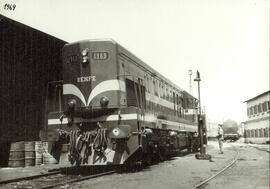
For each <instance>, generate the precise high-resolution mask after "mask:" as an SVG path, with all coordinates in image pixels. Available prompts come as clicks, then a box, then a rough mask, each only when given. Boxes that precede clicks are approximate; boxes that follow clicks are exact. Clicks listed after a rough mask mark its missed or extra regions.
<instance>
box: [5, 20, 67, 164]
mask: <svg viewBox="0 0 270 189" xmlns="http://www.w3.org/2000/svg"><path fill="white" fill-rule="evenodd" d="M65 44H66V42H65V41H63V40H61V39H58V38H56V37H53V36H51V35H48V34H46V33H44V32H41V31H38V30H36V29H34V28H31V27H29V26H27V25H24V24H22V23H19V22H16V21H14V20H12V19H9V18H7V17H5V16H3V15H0V106H1V109H0V117H1V119H0V166H1V165H5V164H6V161H7V157H6V156H7V154H8V148H9V145H10V143H11V142H13V141H30V140H31V141H34V140H39V136H38V135H39V130H40V129H41V128H42V126H43V125H44V124H45V121H46V120H45V119H44V115H45V113H46V112H45V104H46V102H45V99H46V90H47V89H46V88H47V87H46V86H47V83H48V82H49V81H54V80H61V79H62V65H61V49H62V47H63V46H64V45H65Z"/></svg>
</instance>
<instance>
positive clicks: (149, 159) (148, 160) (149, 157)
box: [142, 147, 153, 166]
mask: <svg viewBox="0 0 270 189" xmlns="http://www.w3.org/2000/svg"><path fill="white" fill-rule="evenodd" d="M142 161H143V164H144V165H145V166H150V165H152V164H153V149H152V148H151V147H148V148H147V150H146V152H145V153H144V154H143V156H142Z"/></svg>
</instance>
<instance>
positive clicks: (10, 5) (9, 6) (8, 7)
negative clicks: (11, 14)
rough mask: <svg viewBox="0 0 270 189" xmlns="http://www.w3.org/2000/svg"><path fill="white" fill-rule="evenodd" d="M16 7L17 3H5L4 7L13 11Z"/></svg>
mask: <svg viewBox="0 0 270 189" xmlns="http://www.w3.org/2000/svg"><path fill="white" fill-rule="evenodd" d="M15 8H16V5H15V4H7V3H6V4H5V5H4V9H5V10H11V11H14V10H15Z"/></svg>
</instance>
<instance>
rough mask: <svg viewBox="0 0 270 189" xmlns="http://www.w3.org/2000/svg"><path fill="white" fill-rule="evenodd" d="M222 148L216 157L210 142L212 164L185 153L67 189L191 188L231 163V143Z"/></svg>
mask: <svg viewBox="0 0 270 189" xmlns="http://www.w3.org/2000/svg"><path fill="white" fill-rule="evenodd" d="M224 147H225V149H224V152H225V153H224V154H219V150H218V146H217V142H210V143H209V145H208V149H207V154H210V155H212V161H209V160H197V159H196V158H195V154H188V155H185V156H179V157H175V158H173V159H171V160H168V161H165V162H162V163H159V164H156V165H152V166H150V167H148V168H145V169H143V170H141V171H139V172H133V173H122V174H119V173H116V174H113V175H108V176H103V177H99V178H96V179H91V180H87V181H83V182H80V183H75V184H72V185H71V186H70V188H73V189H78V188H80V189H86V188H91V189H103V188H111V189H120V188H126V189H151V188H154V189H164V188H169V189H179V188H181V189H185V188H187V189H190V188H193V187H194V186H195V185H197V184H198V183H200V182H201V181H202V180H204V179H206V178H208V177H210V176H211V175H213V174H214V173H215V172H217V171H219V170H220V169H222V168H223V167H225V166H226V165H227V164H228V163H230V162H231V161H232V160H233V158H234V157H235V155H236V151H235V148H234V147H232V146H231V145H230V144H225V145H224Z"/></svg>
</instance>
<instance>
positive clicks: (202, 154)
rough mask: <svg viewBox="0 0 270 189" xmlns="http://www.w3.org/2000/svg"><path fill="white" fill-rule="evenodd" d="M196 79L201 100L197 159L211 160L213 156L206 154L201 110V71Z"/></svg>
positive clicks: (199, 105)
mask: <svg viewBox="0 0 270 189" xmlns="http://www.w3.org/2000/svg"><path fill="white" fill-rule="evenodd" d="M194 81H196V82H198V100H199V104H198V110H199V111H198V133H199V137H200V154H196V155H195V156H196V158H197V159H204V160H209V159H211V156H210V155H208V154H205V145H204V143H203V119H202V116H201V114H202V112H201V94H200V81H201V77H200V72H199V71H197V75H196V78H195V79H194Z"/></svg>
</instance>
